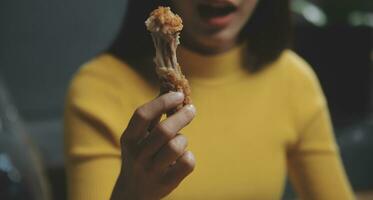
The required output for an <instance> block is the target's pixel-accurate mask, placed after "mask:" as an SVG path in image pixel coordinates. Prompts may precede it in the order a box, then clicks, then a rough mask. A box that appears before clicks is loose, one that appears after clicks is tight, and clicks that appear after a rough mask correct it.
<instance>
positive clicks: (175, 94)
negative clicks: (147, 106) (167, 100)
mask: <svg viewBox="0 0 373 200" xmlns="http://www.w3.org/2000/svg"><path fill="white" fill-rule="evenodd" d="M172 97H173V98H175V100H182V99H184V94H183V93H182V92H172Z"/></svg>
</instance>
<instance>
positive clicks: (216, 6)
mask: <svg viewBox="0 0 373 200" xmlns="http://www.w3.org/2000/svg"><path fill="white" fill-rule="evenodd" d="M197 9H198V13H199V15H200V17H201V18H204V19H210V18H215V17H224V16H227V15H229V14H231V13H233V12H235V11H236V10H237V6H236V5H234V4H232V3H230V2H227V1H224V2H223V1H222V2H216V3H201V4H199V5H198V6H197Z"/></svg>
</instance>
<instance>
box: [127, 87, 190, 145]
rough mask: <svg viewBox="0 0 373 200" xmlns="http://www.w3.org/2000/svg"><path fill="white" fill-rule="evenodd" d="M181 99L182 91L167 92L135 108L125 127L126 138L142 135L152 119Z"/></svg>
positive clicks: (182, 96) (133, 138)
mask: <svg viewBox="0 0 373 200" xmlns="http://www.w3.org/2000/svg"><path fill="white" fill-rule="evenodd" d="M183 100H184V94H183V93H181V92H169V93H166V94H164V95H162V96H159V97H158V98H156V99H154V100H152V101H150V102H148V103H146V104H144V105H142V106H140V107H139V108H137V109H136V111H135V112H134V114H133V115H132V118H131V120H130V122H129V124H128V127H127V129H126V136H125V137H126V139H129V140H134V141H137V140H139V139H141V138H142V137H144V136H145V134H146V132H147V129H148V127H149V125H150V124H151V123H152V122H153V121H154V120H156V119H159V117H160V116H161V115H162V114H164V113H166V112H168V111H170V110H171V109H173V108H175V107H176V106H178V105H179V104H181V103H182V102H183Z"/></svg>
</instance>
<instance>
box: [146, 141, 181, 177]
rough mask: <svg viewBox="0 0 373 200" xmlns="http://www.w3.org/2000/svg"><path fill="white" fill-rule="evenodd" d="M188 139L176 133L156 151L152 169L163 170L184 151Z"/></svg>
mask: <svg viewBox="0 0 373 200" xmlns="http://www.w3.org/2000/svg"><path fill="white" fill-rule="evenodd" d="M187 145H188V141H187V139H186V137H185V136H184V135H180V134H178V135H176V137H174V138H173V139H172V140H170V141H169V142H168V143H167V144H165V145H163V147H162V148H161V149H160V150H159V151H158V153H157V154H156V155H155V156H154V158H153V161H152V169H153V170H154V171H164V170H165V169H167V168H168V167H169V166H170V165H171V164H173V163H174V162H175V161H176V160H177V159H178V158H179V157H180V156H182V155H183V154H184V152H185V151H186V147H187Z"/></svg>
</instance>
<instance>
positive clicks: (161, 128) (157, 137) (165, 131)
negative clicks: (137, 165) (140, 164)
mask: <svg viewBox="0 0 373 200" xmlns="http://www.w3.org/2000/svg"><path fill="white" fill-rule="evenodd" d="M195 112H196V110H195V108H194V106H193V105H187V106H184V107H183V108H182V109H181V110H179V111H178V112H177V113H175V114H174V115H172V116H171V117H169V118H167V119H165V120H164V121H162V122H160V123H158V124H157V125H156V126H155V127H154V129H153V130H152V131H151V133H150V135H149V137H147V138H146V139H145V140H144V142H143V143H142V145H141V153H140V157H141V159H149V158H151V157H152V156H153V155H154V154H155V153H157V152H158V151H159V149H160V148H161V147H162V146H163V145H164V144H166V143H167V142H168V141H170V140H171V139H172V138H174V137H175V136H176V134H177V133H178V132H179V131H180V130H181V129H182V128H184V127H185V126H186V125H188V124H189V123H190V122H191V121H192V119H193V118H194V116H195Z"/></svg>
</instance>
